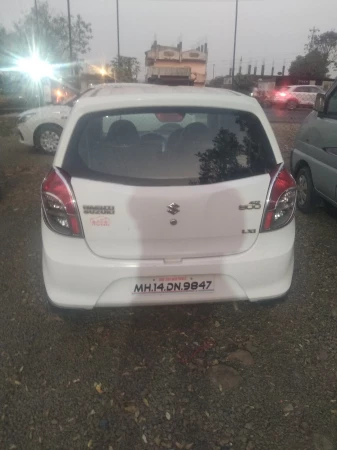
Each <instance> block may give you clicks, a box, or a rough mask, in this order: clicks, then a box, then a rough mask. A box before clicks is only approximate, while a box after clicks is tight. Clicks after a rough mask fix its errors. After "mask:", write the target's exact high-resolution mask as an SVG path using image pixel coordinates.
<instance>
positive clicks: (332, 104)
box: [327, 88, 337, 117]
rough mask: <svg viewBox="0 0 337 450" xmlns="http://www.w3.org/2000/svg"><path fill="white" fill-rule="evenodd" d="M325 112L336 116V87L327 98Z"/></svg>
mask: <svg viewBox="0 0 337 450" xmlns="http://www.w3.org/2000/svg"><path fill="white" fill-rule="evenodd" d="M327 113H328V114H331V115H334V116H336V117H337V88H336V89H335V90H334V92H333V93H332V95H331V97H330V98H329V100H328V108H327Z"/></svg>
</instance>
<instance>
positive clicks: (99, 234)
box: [42, 86, 295, 309]
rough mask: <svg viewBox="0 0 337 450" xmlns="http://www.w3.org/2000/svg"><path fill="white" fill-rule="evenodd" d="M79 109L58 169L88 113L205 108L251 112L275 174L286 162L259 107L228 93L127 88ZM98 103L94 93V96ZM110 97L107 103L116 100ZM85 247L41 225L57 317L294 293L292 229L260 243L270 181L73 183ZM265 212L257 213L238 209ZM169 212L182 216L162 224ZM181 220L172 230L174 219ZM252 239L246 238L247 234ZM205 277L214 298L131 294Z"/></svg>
mask: <svg viewBox="0 0 337 450" xmlns="http://www.w3.org/2000/svg"><path fill="white" fill-rule="evenodd" d="M114 89H116V87H115V88H114V87H113V86H112V87H111V92H112V94H111V95H110V96H100V95H95V96H94V97H92V98H83V99H80V100H79V101H78V102H77V103H76V105H75V107H74V108H73V110H72V113H71V115H70V116H69V118H68V121H67V124H66V126H65V129H64V132H63V133H62V136H61V140H60V143H59V147H58V150H57V153H56V155H55V159H54V164H53V165H54V167H60V168H62V164H63V161H64V158H65V155H66V152H67V148H68V144H69V141H70V139H71V136H72V133H73V130H74V127H75V126H76V124H77V122H78V121H79V119H80V118H81V117H82V116H84V115H86V114H88V113H93V112H103V111H109V110H119V109H121V110H125V109H127V108H135V107H139V108H143V107H156V106H158V107H170V106H172V107H179V106H181V107H208V108H222V109H223V108H226V109H234V110H241V111H248V112H250V113H252V114H255V115H256V116H257V117H258V118H259V120H260V122H261V123H262V125H263V127H264V129H265V132H266V134H267V137H268V139H269V141H270V144H271V146H272V149H273V152H274V157H275V160H276V163H277V164H281V163H282V162H283V159H282V155H281V152H280V149H279V147H278V144H277V141H276V138H275V136H274V134H273V131H272V129H271V126H270V124H269V122H268V120H267V118H266V116H265V114H264V112H263V110H262V108H261V107H260V105H259V104H258V103H257V101H256V100H254V99H251V98H250V97H246V96H243V95H240V94H237V93H234V92H231V91H223V90H217V89H207V88H205V89H196V88H186V87H184V88H179V87H178V88H168V87H157V86H151V87H149V86H146V87H143V86H139V87H134V86H133V87H132V88H131V87H130V88H129V87H124V88H123V89H122V90H121V91H120V93H121V95H117V94H116V91H115V92H113V90H114ZM98 94H99V93H98ZM112 95H113V96H112ZM71 184H72V187H73V190H74V193H75V197H76V201H77V205H78V209H79V212H80V216H81V221H82V226H83V230H84V236H85V238H84V239H82V238H74V237H68V236H62V235H60V234H57V233H55V232H54V231H52V230H51V229H50V228H49V227H48V225H47V224H46V223H45V221H44V220H42V239H43V274H44V280H45V285H46V289H47V293H48V296H49V298H50V300H51V302H52V303H54V304H55V305H56V306H58V307H63V308H84V309H92V308H94V307H103V306H104V307H106V306H111V307H112V306H135V305H141V304H142V305H154V304H165V303H171V304H177V303H196V302H210V301H211V302H214V301H226V300H228V301H229V300H249V301H258V300H266V299H273V298H278V297H281V296H283V295H284V294H285V293H286V292H287V291H288V290H289V288H290V285H291V280H292V273H293V263H294V239H295V223H294V220H292V221H291V222H290V223H289V224H288V225H286V226H285V227H284V228H282V229H280V230H278V231H273V232H266V233H260V232H259V230H260V226H261V221H262V216H263V213H264V205H265V202H266V199H267V195H268V191H269V184H270V175H269V174H263V175H258V176H253V177H246V178H242V179H236V180H232V181H226V182H220V183H215V184H207V185H196V186H195V185H194V186H168V187H157V186H153V187H147V186H141V187H139V186H137V187H135V186H130V185H124V184H116V183H112V182H103V181H94V180H87V179H83V178H76V177H74V178H72V180H71ZM252 201H259V202H261V208H259V209H250V210H242V209H240V208H239V206H240V205H242V204H243V205H246V204H248V203H250V202H252ZM171 202H175V203H177V204H178V205H179V207H180V211H179V214H177V216H172V215H170V214H168V211H167V206H168V205H169V204H170V203H171ZM85 205H111V206H113V207H114V210H115V214H113V215H111V216H105V217H103V218H102V219H104V223H105V226H99V227H97V226H95V223H96V222H95V220H96V219H97V218H98V219H99V217H97V216H94V215H91V214H90V213H89V214H84V211H83V209H84V206H85ZM173 218H174V219H177V222H178V224H177V225H176V226H172V225H171V224H170V219H173ZM247 230H250V231H251V232H248V231H247ZM193 276H201V277H203V276H205V277H207V276H211V277H213V279H214V290H213V291H210V292H202V291H197V292H174V293H158V292H157V293H143V294H142V295H137V294H136V295H135V294H134V293H133V289H134V285H135V283H137V282H138V281H139V280H141V282H144V283H146V282H147V280H151V279H152V280H153V279H154V277H193Z"/></svg>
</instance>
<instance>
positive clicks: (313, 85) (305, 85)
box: [287, 84, 321, 88]
mask: <svg viewBox="0 0 337 450" xmlns="http://www.w3.org/2000/svg"><path fill="white" fill-rule="evenodd" d="M287 87H291V88H295V87H316V88H320V87H321V86H316V84H290V85H289V86H287Z"/></svg>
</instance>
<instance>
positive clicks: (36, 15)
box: [34, 0, 40, 40]
mask: <svg viewBox="0 0 337 450" xmlns="http://www.w3.org/2000/svg"><path fill="white" fill-rule="evenodd" d="M34 4H35V20H36V35H37V38H39V37H40V27H39V12H38V9H37V0H35V2H34ZM37 40H39V39H37Z"/></svg>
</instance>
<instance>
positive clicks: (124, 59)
mask: <svg viewBox="0 0 337 450" xmlns="http://www.w3.org/2000/svg"><path fill="white" fill-rule="evenodd" d="M111 65H112V68H113V72H114V74H115V79H116V80H117V81H118V82H125V83H132V82H136V81H137V77H138V74H139V72H140V65H139V61H138V59H137V58H134V57H132V56H131V57H130V56H120V57H119V59H118V57H116V58H114V59H113V60H112V61H111Z"/></svg>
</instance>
